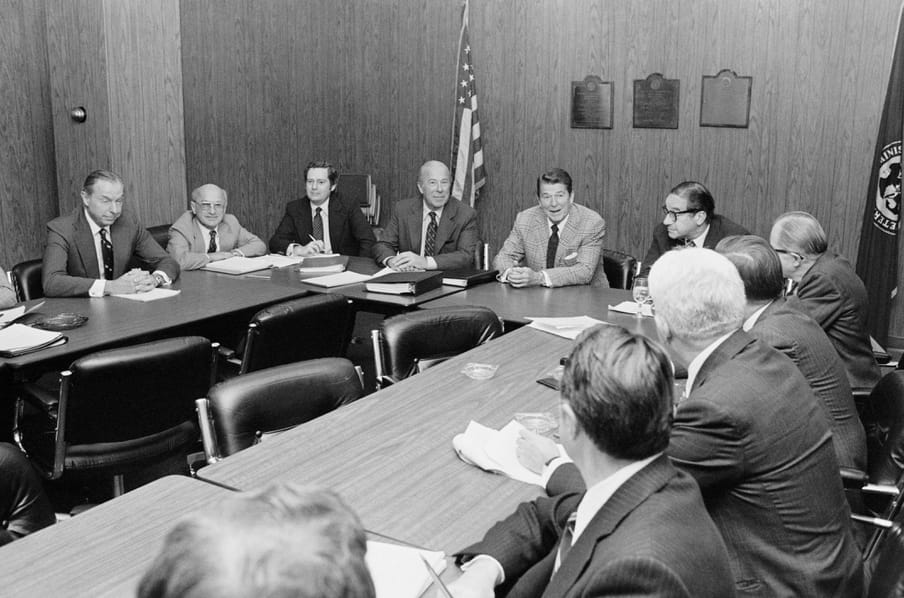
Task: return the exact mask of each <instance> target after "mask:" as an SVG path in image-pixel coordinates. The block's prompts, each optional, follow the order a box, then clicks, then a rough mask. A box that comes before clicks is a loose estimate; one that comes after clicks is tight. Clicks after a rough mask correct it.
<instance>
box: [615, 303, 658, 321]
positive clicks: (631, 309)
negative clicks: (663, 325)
mask: <svg viewBox="0 0 904 598" xmlns="http://www.w3.org/2000/svg"><path fill="white" fill-rule="evenodd" d="M609 311H615V312H618V313H620V314H631V315H632V316H634V315H637V303H636V302H634V301H622V302H621V303H619V304H618V305H610V306H609ZM640 313H641V315H643V316H648V317H651V318H652V317H653V305H652V304H650V303H644V304H643V307H642V308H641V311H640Z"/></svg>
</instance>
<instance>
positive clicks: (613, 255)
mask: <svg viewBox="0 0 904 598" xmlns="http://www.w3.org/2000/svg"><path fill="white" fill-rule="evenodd" d="M602 261H603V269H604V270H605V272H606V278H608V279H609V286H610V287H611V288H613V289H630V288H631V284H632V283H633V282H634V272H635V270H636V268H637V260H636V259H634V256H633V255H628V254H627V253H622V252H620V251H613V250H611V249H603V252H602Z"/></svg>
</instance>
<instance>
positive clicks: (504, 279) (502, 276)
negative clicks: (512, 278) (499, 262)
mask: <svg viewBox="0 0 904 598" xmlns="http://www.w3.org/2000/svg"><path fill="white" fill-rule="evenodd" d="M511 271H512V269H511V268H506V269H505V272H503V273H502V274H499V275H497V276H496V280H498V281H499V282H508V275H509V272H511Z"/></svg>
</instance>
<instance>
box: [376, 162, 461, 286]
mask: <svg viewBox="0 0 904 598" xmlns="http://www.w3.org/2000/svg"><path fill="white" fill-rule="evenodd" d="M451 186H452V176H451V174H450V173H449V168H448V167H447V166H446V165H445V164H443V163H442V162H438V161H436V160H430V161H428V162H424V164H423V165H422V166H421V169H420V172H419V174H418V179H417V190H418V192H420V194H421V196H420V197H415V198H413V199H405V200H402V201H399V202H396V205H395V208H394V209H393V211H392V219H390V221H389V226H387V227H386V230H385V231H384V232H383V238H382V240H380V241H379V242H377V244H376V245H375V246H374V259H375V260H376V261H377V263H378V264H380V265H382V266H389V267H390V268H393V269H395V270H462V269H465V268H470V267H471V266H472V264H473V262H474V251H475V249H476V247H477V212H475V211H474V209H473V208H471V207H470V206H467V205H465V204H463V203H461V202H460V201H458V200H457V199H451V200H450V198H449V191H450V190H451Z"/></svg>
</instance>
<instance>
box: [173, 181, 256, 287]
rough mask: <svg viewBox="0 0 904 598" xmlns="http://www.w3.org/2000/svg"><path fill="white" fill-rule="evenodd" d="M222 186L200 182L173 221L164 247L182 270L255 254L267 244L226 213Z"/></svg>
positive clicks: (224, 192) (224, 191) (194, 268)
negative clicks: (201, 183) (185, 208)
mask: <svg viewBox="0 0 904 598" xmlns="http://www.w3.org/2000/svg"><path fill="white" fill-rule="evenodd" d="M226 202H227V196H226V190H225V189H221V188H220V187H217V186H216V185H211V184H207V185H201V186H200V187H198V188H197V189H195V190H194V191H192V192H191V209H189V210H187V211H186V212H185V213H184V214H182V215H181V216H179V218H178V219H177V220H176V221H175V222H174V223H173V225H172V226H171V227H170V231H169V244H168V245H167V246H166V250H167V251H168V252H169V254H170V255H171V256H173V258H174V259H175V260H176V261H178V262H179V266H180V267H181V268H182V269H183V270H197V269H198V268H203V267H204V266H206V265H207V264H209V263H210V262H217V261H220V260H225V259H226V258H230V257H236V256H237V257H255V256H258V255H264V254H265V253H267V246H266V245H264V242H263V241H261V240H260V239H259V238H258V237H257V236H255V235H254V234H252V233H250V232H248V231H247V230H245V228H244V227H242V225H241V224H239V221H238V219H237V218H236V217H235V216H233V215H232V214H227V213H226Z"/></svg>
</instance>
